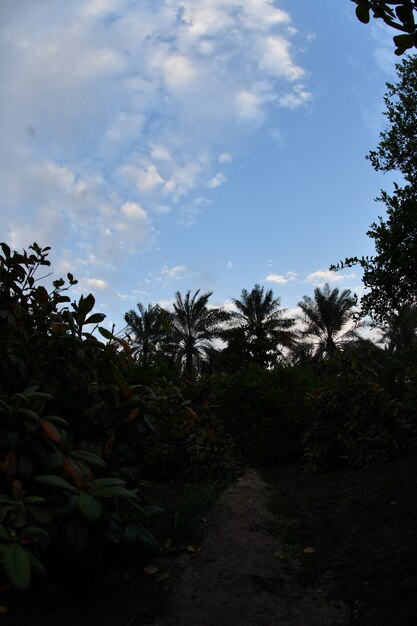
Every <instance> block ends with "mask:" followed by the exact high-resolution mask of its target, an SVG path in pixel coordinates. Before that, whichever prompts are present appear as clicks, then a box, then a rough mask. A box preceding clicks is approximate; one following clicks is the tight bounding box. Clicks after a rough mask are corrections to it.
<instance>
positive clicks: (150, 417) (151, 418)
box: [143, 413, 159, 433]
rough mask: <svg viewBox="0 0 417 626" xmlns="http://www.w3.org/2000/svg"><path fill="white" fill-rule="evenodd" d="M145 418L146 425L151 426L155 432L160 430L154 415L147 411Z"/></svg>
mask: <svg viewBox="0 0 417 626" xmlns="http://www.w3.org/2000/svg"><path fill="white" fill-rule="evenodd" d="M143 419H144V421H145V423H146V425H147V426H148V428H150V429H151V430H152V431H153V432H154V433H158V432H159V427H158V422H157V421H156V419H155V418H154V416H153V415H149V413H145V415H144V416H143Z"/></svg>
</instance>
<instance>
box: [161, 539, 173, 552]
mask: <svg viewBox="0 0 417 626" xmlns="http://www.w3.org/2000/svg"><path fill="white" fill-rule="evenodd" d="M171 546H172V538H171V537H168V539H165V541H164V543H163V544H162V547H163V548H164V550H169V549H170V548H171Z"/></svg>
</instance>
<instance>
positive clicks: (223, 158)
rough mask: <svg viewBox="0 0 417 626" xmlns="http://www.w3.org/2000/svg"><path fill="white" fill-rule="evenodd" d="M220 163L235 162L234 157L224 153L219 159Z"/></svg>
mask: <svg viewBox="0 0 417 626" xmlns="http://www.w3.org/2000/svg"><path fill="white" fill-rule="evenodd" d="M217 160H218V162H219V163H231V162H232V161H233V157H232V155H231V154H229V153H228V152H222V153H221V154H219V156H218V157H217Z"/></svg>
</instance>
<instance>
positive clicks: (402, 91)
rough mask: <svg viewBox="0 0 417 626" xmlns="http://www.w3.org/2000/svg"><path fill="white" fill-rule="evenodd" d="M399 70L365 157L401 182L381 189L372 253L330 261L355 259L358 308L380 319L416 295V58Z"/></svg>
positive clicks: (371, 234)
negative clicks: (383, 121) (360, 292)
mask: <svg viewBox="0 0 417 626" xmlns="http://www.w3.org/2000/svg"><path fill="white" fill-rule="evenodd" d="M397 73H398V78H399V80H398V82H397V83H396V84H391V83H387V88H388V91H387V93H386V95H385V104H386V112H385V115H386V116H387V119H388V126H387V129H386V130H384V131H383V132H382V133H381V134H380V142H379V145H378V147H377V149H376V150H373V151H371V152H370V153H369V156H368V158H369V160H370V161H371V163H372V165H373V167H374V168H375V169H376V170H381V171H383V172H390V171H398V172H399V173H400V174H401V177H402V180H403V181H405V184H404V186H402V187H401V186H399V185H398V184H395V185H394V191H393V193H392V194H389V193H387V192H386V191H382V192H381V196H380V198H377V200H379V201H381V202H383V204H384V205H385V208H386V214H387V217H386V218H385V219H383V218H382V217H380V218H379V223H374V224H372V225H371V227H370V229H369V231H368V233H367V234H368V236H369V237H370V238H371V239H372V240H373V241H374V244H375V252H376V254H375V256H373V257H362V258H358V257H352V258H348V259H345V261H344V262H342V263H340V264H339V265H337V266H333V269H339V268H341V267H351V266H352V265H356V264H357V265H359V266H360V267H361V268H362V269H363V284H364V287H365V288H366V292H365V295H364V296H363V297H362V298H361V309H362V313H363V315H369V316H371V317H372V319H373V320H374V322H375V323H378V324H381V323H382V324H383V323H384V319H385V318H386V317H387V315H389V314H390V313H391V312H392V311H395V310H397V308H398V307H399V306H402V305H404V304H410V305H412V304H414V303H415V302H416V297H417V296H416V284H417V220H416V214H417V208H416V207H417V178H416V171H417V163H416V138H415V130H414V129H415V124H416V122H417V109H416V102H417V57H410V58H405V59H404V60H403V61H402V63H401V64H398V65H397Z"/></svg>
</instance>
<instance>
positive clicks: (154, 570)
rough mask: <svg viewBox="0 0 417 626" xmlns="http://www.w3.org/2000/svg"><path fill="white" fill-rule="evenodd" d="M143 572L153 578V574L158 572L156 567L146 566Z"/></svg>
mask: <svg viewBox="0 0 417 626" xmlns="http://www.w3.org/2000/svg"><path fill="white" fill-rule="evenodd" d="M143 571H144V572H146V573H147V574H149V576H153V575H154V574H156V573H157V572H159V567H156V565H147V566H146V567H144V568H143Z"/></svg>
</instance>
